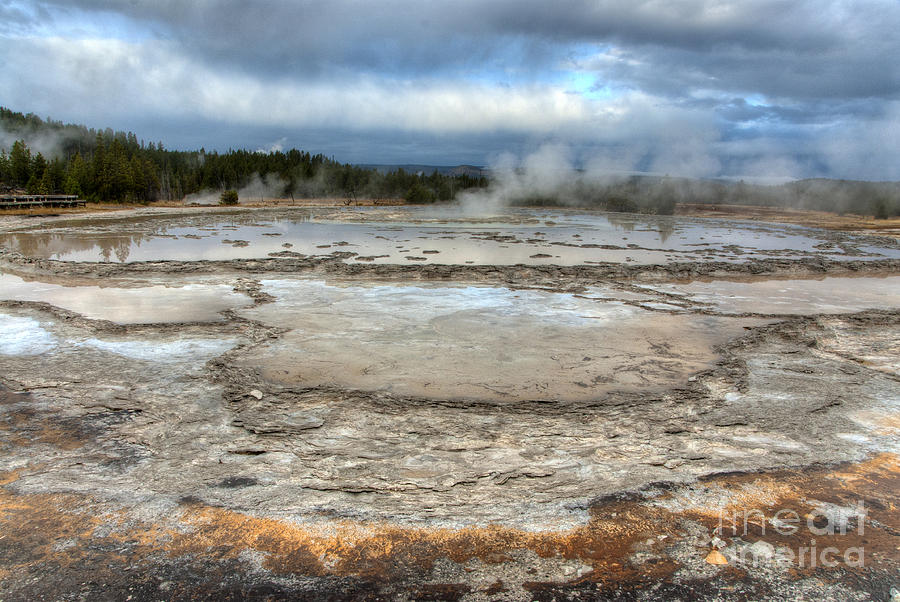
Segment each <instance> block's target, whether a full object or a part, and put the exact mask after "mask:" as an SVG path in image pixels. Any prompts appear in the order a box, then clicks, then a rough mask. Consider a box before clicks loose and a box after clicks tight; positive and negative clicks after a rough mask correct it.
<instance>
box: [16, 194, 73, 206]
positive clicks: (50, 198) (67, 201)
mask: <svg viewBox="0 0 900 602" xmlns="http://www.w3.org/2000/svg"><path fill="white" fill-rule="evenodd" d="M33 207H84V201H83V200H81V199H79V198H78V195H76V194H0V209H31V208H33Z"/></svg>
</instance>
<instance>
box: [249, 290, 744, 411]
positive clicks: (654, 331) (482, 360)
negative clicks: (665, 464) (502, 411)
mask: <svg viewBox="0 0 900 602" xmlns="http://www.w3.org/2000/svg"><path fill="white" fill-rule="evenodd" d="M263 286H264V290H265V292H267V293H269V294H271V295H273V296H274V297H275V298H276V300H275V302H274V303H270V304H266V305H262V306H259V307H256V308H253V309H249V310H241V311H240V312H239V313H241V314H242V315H244V316H247V317H250V318H253V319H257V320H260V321H262V322H264V323H267V324H271V325H273V326H278V327H282V328H288V329H290V332H288V333H286V334H284V335H282V336H281V337H280V338H279V339H278V340H277V341H274V342H272V343H268V344H265V345H263V346H260V347H258V348H256V349H254V350H252V351H250V352H248V353H246V354H244V355H243V356H242V358H241V360H240V363H241V365H243V366H248V367H254V368H258V369H259V370H260V371H261V373H262V375H263V376H264V377H265V378H266V379H268V380H270V381H273V382H277V383H281V384H288V385H297V386H303V387H311V386H336V387H347V388H351V389H357V390H367V391H384V392H389V393H392V394H396V395H406V396H414V397H428V398H438V399H460V398H468V399H471V398H477V399H487V400H492V401H497V402H502V401H520V400H589V399H596V398H598V397H600V396H602V394H604V393H607V392H609V391H613V390H622V391H638V390H640V391H650V390H657V389H659V388H662V387H667V386H672V385H675V384H678V383H681V382H683V381H684V380H685V379H686V378H687V376H688V375H689V374H691V373H693V372H695V371H697V370H700V369H702V368H705V367H707V366H709V365H710V364H711V363H712V362H713V361H714V360H715V359H716V358H717V355H716V353H715V351H714V346H715V345H717V344H720V343H724V342H725V341H726V340H728V339H729V338H731V337H732V336H734V335H736V334H738V333H739V332H741V330H742V328H743V327H744V326H746V325H748V324H750V322H749V321H746V320H736V319H723V318H716V317H710V316H702V315H687V314H685V315H667V314H660V313H655V312H650V311H647V310H644V309H640V308H637V307H633V306H629V305H625V304H623V303H620V302H615V301H594V300H590V299H584V298H578V297H575V296H573V295H568V294H560V293H548V292H543V291H513V290H510V289H506V288H493V287H477V286H468V287H437V286H435V287H428V286H341V285H336V284H326V283H324V282H321V281H314V280H305V279H290V280H288V279H284V280H266V281H263ZM754 323H756V322H754Z"/></svg>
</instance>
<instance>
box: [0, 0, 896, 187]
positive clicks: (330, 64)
mask: <svg viewBox="0 0 900 602" xmlns="http://www.w3.org/2000/svg"><path fill="white" fill-rule="evenodd" d="M0 52H2V56H3V59H2V63H0V105H3V106H6V107H8V108H10V109H13V110H15V111H21V112H25V113H27V112H33V113H36V114H37V115H39V116H41V117H50V118H53V119H56V120H61V121H64V122H67V123H70V122H71V123H83V124H85V125H87V126H89V127H95V128H105V127H112V128H114V129H119V130H128V131H133V132H135V133H136V134H137V135H138V137H139V138H141V139H144V140H146V141H151V140H152V141H163V142H164V143H165V145H166V147H167V148H177V149H197V148H200V147H204V148H206V149H207V150H211V149H216V150H220V151H225V150H227V149H229V148H247V149H250V150H270V149H276V150H277V149H288V148H292V147H295V148H301V149H303V150H307V151H310V152H313V153H319V152H321V153H323V154H325V155H328V156H332V155H333V156H334V157H335V158H336V159H337V160H339V161H342V162H353V163H381V164H397V163H422V164H431V165H456V164H464V163H465V164H475V165H492V164H494V163H496V162H498V161H508V158H509V157H510V156H511V157H521V158H524V157H527V156H529V155H531V154H533V153H535V152H540V151H539V149H542V148H547V147H548V146H549V147H552V148H554V149H557V150H558V154H561V155H563V156H564V158H565V160H566V161H567V164H570V165H574V166H577V167H583V168H586V169H591V170H598V171H610V172H628V171H638V172H649V173H659V174H669V175H679V176H691V177H734V178H738V177H746V178H759V179H769V178H772V179H778V178H802V177H833V178H849V179H868V180H900V0H857V1H840V0H620V1H612V0H590V1H589V0H554V1H553V2H548V1H547V0H493V1H492V0H445V1H429V0H412V1H407V0H318V1H311V0H309V1H307V0H296V1H288V0H267V1H264V0H45V1H43V0H31V1H24V0H0Z"/></svg>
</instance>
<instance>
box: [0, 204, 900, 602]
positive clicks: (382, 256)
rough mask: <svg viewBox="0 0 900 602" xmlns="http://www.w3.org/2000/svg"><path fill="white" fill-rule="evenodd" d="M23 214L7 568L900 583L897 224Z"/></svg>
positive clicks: (491, 586)
mask: <svg viewBox="0 0 900 602" xmlns="http://www.w3.org/2000/svg"><path fill="white" fill-rule="evenodd" d="M0 220H2V221H0V433H2V437H0V449H2V454H0V599H2V600H36V599H65V600H76V599H84V600H98V599H129V597H130V599H131V600H162V599H165V600H194V599H207V598H209V599H237V598H248V597H249V598H258V599H280V598H291V597H294V598H296V597H305V598H312V599H363V600H381V599H401V600H402V599H440V600H444V599H461V600H543V599H547V600H550V599H592V600H593V599H608V598H625V599H646V600H656V599H660V598H661V597H670V598H681V599H696V598H708V599H735V600H737V599H741V600H743V599H747V598H753V599H786V598H790V599H800V598H803V599H817V600H848V599H858V600H870V599H874V600H888V599H890V598H891V595H892V593H891V590H892V588H900V572H898V571H900V507H898V504H900V462H898V455H897V454H898V453H900V437H898V436H900V417H898V404H900V387H898V382H900V245H898V243H897V242H896V241H895V240H894V239H890V238H879V237H866V236H860V235H850V234H844V233H840V232H826V231H822V230H815V229H808V228H799V227H794V226H786V225H774V224H766V223H762V222H740V221H724V220H715V219H688V218H649V217H641V216H629V215H622V214H619V215H617V214H592V213H588V212H572V211H531V210H509V211H507V212H505V213H503V214H501V215H492V216H472V215H465V214H455V213H453V211H452V210H450V209H442V210H440V211H434V210H425V209H418V208H404V207H391V208H375V209H369V210H361V209H357V208H349V207H348V208H315V209H302V208H296V209H278V210H271V209H268V210H267V209H240V210H230V211H218V210H214V209H202V210H189V209H183V210H182V209H168V210H162V209H157V210H141V211H131V212H126V213H116V214H104V215H97V216H93V217H92V218H90V219H85V218H79V219H77V220H76V219H71V218H69V217H66V216H60V217H52V216H51V217H42V218H26V217H11V216H7V217H5V218H0ZM898 595H900V594H898Z"/></svg>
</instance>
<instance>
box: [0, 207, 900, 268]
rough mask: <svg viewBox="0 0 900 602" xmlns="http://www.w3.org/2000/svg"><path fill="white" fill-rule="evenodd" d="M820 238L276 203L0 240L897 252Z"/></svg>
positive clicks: (126, 246) (105, 248)
mask: <svg viewBox="0 0 900 602" xmlns="http://www.w3.org/2000/svg"><path fill="white" fill-rule="evenodd" d="M828 236H833V235H829V234H828V233H825V232H824V231H817V230H812V229H808V228H800V227H795V226H782V225H772V224H759V225H757V224H751V223H739V222H728V221H722V220H712V219H705V220H692V219H689V218H677V217H653V216H636V215H622V214H602V213H576V212H564V211H558V212H554V211H546V210H528V209H518V210H512V209H511V210H509V211H508V212H507V213H504V214H503V215H499V216H495V217H492V218H469V219H462V217H461V216H459V215H455V216H454V215H453V214H451V213H448V212H447V211H446V210H444V211H439V210H437V209H430V208H404V209H403V210H402V211H400V210H393V211H381V210H378V209H373V210H361V209H347V210H335V209H331V210H318V211H317V210H309V209H303V210H284V209H282V210H279V211H271V210H269V211H256V212H242V213H207V214H191V215H172V214H165V215H158V216H141V217H130V218H124V219H123V218H95V219H91V220H62V221H57V222H52V223H48V224H44V225H41V226H37V227H30V228H22V229H19V230H16V231H13V232H9V233H6V234H3V235H0V245H2V246H4V247H7V248H9V249H12V250H15V251H18V252H20V253H22V254H24V255H27V256H32V257H42V258H49V259H61V260H67V261H99V262H137V261H160V260H170V261H175V260H179V261H199V260H229V259H251V258H263V257H269V256H273V255H276V256H277V254H279V253H281V254H285V253H300V254H303V255H328V254H331V253H334V252H346V253H354V254H355V255H353V256H352V257H350V258H347V259H346V261H350V262H367V263H392V264H396V263H400V264H410V263H432V264H475V265H513V264H533V265H544V264H557V265H579V264H583V263H592V262H616V263H640V264H647V263H666V262H673V261H697V260H707V259H708V260H717V261H735V262H740V261H745V260H747V259H750V258H760V257H799V256H804V255H808V254H816V255H818V256H821V257H828V258H836V259H840V258H847V257H852V258H854V259H867V258H869V259H871V258H880V257H900V250H898V249H897V248H893V247H888V248H881V247H877V248H876V247H873V246H871V245H866V244H862V242H860V244H856V243H854V245H853V246H850V245H849V243H848V244H844V243H835V242H826V241H825V239H826V237H828ZM845 238H846V240H855V239H853V238H852V237H845ZM842 240H843V239H842ZM859 240H860V241H863V240H864V239H859ZM842 244H843V246H842Z"/></svg>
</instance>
